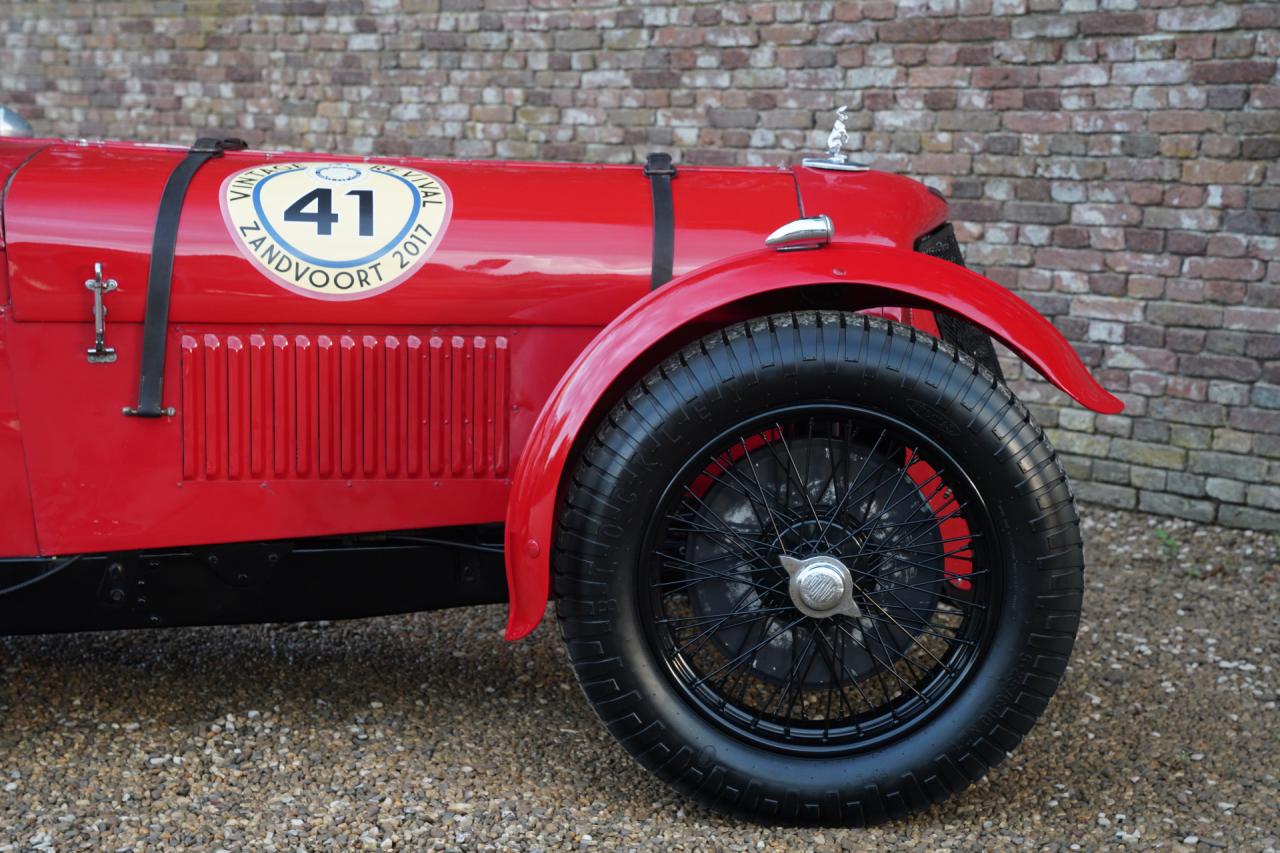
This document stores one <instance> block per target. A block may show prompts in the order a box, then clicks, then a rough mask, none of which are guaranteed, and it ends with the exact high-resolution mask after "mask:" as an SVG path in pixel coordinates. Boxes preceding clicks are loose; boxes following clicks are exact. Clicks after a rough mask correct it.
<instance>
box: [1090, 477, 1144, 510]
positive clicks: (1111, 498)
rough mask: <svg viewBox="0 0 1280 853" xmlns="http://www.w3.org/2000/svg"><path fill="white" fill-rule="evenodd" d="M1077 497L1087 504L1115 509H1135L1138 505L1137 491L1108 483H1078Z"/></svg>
mask: <svg viewBox="0 0 1280 853" xmlns="http://www.w3.org/2000/svg"><path fill="white" fill-rule="evenodd" d="M1075 492H1076V497H1078V498H1079V499H1080V500H1081V501H1083V502H1085V503H1092V504H1098V505H1100V506H1108V507H1112V508H1114V509H1133V508H1134V507H1135V506H1136V505H1137V495H1138V493H1137V490H1136V489H1131V488H1129V487H1128V486H1114V485H1109V484H1106V483H1089V482H1084V483H1076V484H1075Z"/></svg>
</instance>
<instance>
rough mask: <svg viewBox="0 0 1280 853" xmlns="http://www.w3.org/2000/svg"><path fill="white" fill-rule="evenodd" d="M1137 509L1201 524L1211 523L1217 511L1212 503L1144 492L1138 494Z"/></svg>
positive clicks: (1179, 496)
mask: <svg viewBox="0 0 1280 853" xmlns="http://www.w3.org/2000/svg"><path fill="white" fill-rule="evenodd" d="M1138 509H1140V510H1142V511H1143V512H1151V513H1155V514H1157V515H1172V516H1176V517H1178V518H1189V519H1191V520H1193V521H1203V522H1210V521H1213V517H1214V514H1215V512H1216V510H1217V508H1216V506H1215V505H1214V504H1213V502H1212V501H1201V500H1194V499H1192V498H1186V497H1182V496H1181V495H1172V494H1167V493H1161V492H1148V491H1145V490H1143V491H1140V492H1139V493H1138Z"/></svg>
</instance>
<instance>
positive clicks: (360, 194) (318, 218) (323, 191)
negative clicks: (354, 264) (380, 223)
mask: <svg viewBox="0 0 1280 853" xmlns="http://www.w3.org/2000/svg"><path fill="white" fill-rule="evenodd" d="M347 195H353V196H355V197H356V200H357V201H358V202H359V204H360V207H359V213H360V226H359V233H360V236H361V237H372V236H373V190H348V191H347ZM313 203H314V204H315V210H314V211H308V210H307V208H308V207H310V206H311V205H312V204H313ZM284 221H285V222H314V223H315V226H316V234H318V235H320V236H322V237H328V236H331V235H332V234H333V223H335V222H337V221H338V214H336V213H334V212H333V191H332V190H331V189H329V188H328V187H321V188H320V189H314V190H312V191H311V192H309V193H307V194H306V195H304V196H303V197H302V198H300V199H298V200H297V201H295V202H294V203H293V204H291V205H289V206H288V207H287V208H285V211H284Z"/></svg>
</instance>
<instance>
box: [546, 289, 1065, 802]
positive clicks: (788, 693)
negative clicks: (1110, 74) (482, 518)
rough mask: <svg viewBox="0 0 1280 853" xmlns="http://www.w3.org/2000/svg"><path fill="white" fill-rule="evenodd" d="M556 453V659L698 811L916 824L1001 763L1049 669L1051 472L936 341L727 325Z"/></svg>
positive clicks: (969, 364) (1047, 458) (893, 331)
mask: <svg viewBox="0 0 1280 853" xmlns="http://www.w3.org/2000/svg"><path fill="white" fill-rule="evenodd" d="M574 452H575V463H574V467H573V469H572V471H571V472H570V473H569V475H568V476H567V478H566V481H565V483H564V486H563V489H562V493H561V494H562V503H561V506H560V511H559V516H558V522H557V523H558V531H557V535H556V543H555V548H554V549H553V554H552V582H553V585H554V587H553V588H554V593H555V605H556V612H557V615H558V617H559V622H560V629H561V634H562V635H563V637H564V640H565V645H566V650H567V652H568V655H569V659H570V661H571V663H572V665H573V667H574V670H575V673H576V674H577V676H578V679H579V682H580V683H581V685H582V688H583V691H584V693H585V694H586V697H587V699H588V701H589V702H590V703H591V705H592V707H593V708H594V710H595V711H596V713H597V714H598V715H599V716H600V718H601V720H602V721H603V722H604V724H605V725H606V726H607V727H608V729H609V731H610V732H611V733H612V734H613V735H614V737H615V738H616V739H617V740H618V742H619V743H620V744H621V745H622V746H623V747H624V748H625V749H626V750H627V751H628V752H629V753H630V754H631V755H632V756H634V757H635V758H636V760H637V761H639V762H640V764H641V765H643V766H644V767H646V768H648V769H649V770H651V771H652V772H653V773H655V774H656V775H657V776H658V777H659V778H661V779H663V780H664V781H666V782H668V783H669V784H671V785H672V786H673V787H675V788H676V789H677V790H679V791H681V792H683V793H685V794H687V795H688V796H690V797H693V798H695V799H697V800H698V801H699V802H701V803H703V804H705V805H707V806H708V807H710V808H713V809H716V810H719V811H723V812H727V813H730V814H733V815H737V816H740V817H745V818H749V819H754V820H761V821H767V822H770V823H803V824H827V825H868V824H875V823H880V822H883V821H887V820H890V819H893V818H897V817H901V816H904V815H906V814H910V813H912V812H917V811H920V810H922V809H924V808H927V807H928V806H930V805H931V804H933V803H937V802H940V801H942V800H944V799H946V798H947V797H949V796H951V795H953V794H955V793H957V792H959V791H961V790H963V789H964V788H965V787H966V786H968V785H970V784H972V783H973V782H976V781H977V780H979V779H981V778H982V776H983V775H984V774H985V773H986V771H987V770H988V769H989V768H991V767H993V766H995V765H996V764H998V763H1000V762H1001V761H1002V760H1003V759H1004V758H1005V756H1006V755H1007V754H1008V753H1009V751H1010V750H1012V749H1014V748H1015V747H1016V746H1017V745H1018V743H1019V742H1020V741H1021V739H1022V737H1023V736H1024V735H1026V734H1027V732H1028V731H1030V729H1031V727H1032V725H1033V724H1034V723H1035V720H1036V718H1037V717H1039V715H1040V714H1041V713H1042V712H1043V711H1044V709H1045V706H1046V704H1047V702H1048V701H1049V698H1050V697H1051V696H1052V694H1053V691H1054V690H1055V689H1056V687H1057V685H1058V682H1059V681H1060V679H1061V678H1062V676H1063V674H1064V672H1065V671H1066V668H1067V660H1068V656H1069V654H1070V651H1071V646H1072V643H1073V641H1074V639H1075V632H1076V627H1077V625H1078V623H1079V617H1080V602H1081V594H1082V590H1083V585H1084V584H1083V554H1082V549H1081V542H1080V529H1079V522H1078V520H1077V518H1076V514H1075V507H1074V502H1073V499H1072V495H1071V488H1070V485H1069V484H1068V482H1067V479H1066V475H1065V474H1064V473H1063V470H1062V466H1061V465H1060V464H1059V462H1058V459H1057V457H1056V455H1055V454H1054V452H1053V448H1052V447H1051V446H1050V445H1049V442H1048V440H1047V439H1046V438H1045V436H1044V433H1043V431H1042V430H1041V429H1040V427H1039V425H1038V424H1036V422H1035V420H1034V419H1033V418H1032V417H1031V415H1030V413H1029V412H1028V411H1027V409H1026V407H1025V406H1023V405H1022V404H1021V403H1020V402H1019V401H1018V400H1017V399H1016V398H1015V397H1014V396H1013V395H1012V394H1011V393H1010V391H1009V389H1008V388H1007V387H1005V385H1004V383H1003V382H1002V381H1001V380H1000V379H999V378H998V377H996V376H994V375H993V374H991V373H990V372H988V371H987V370H986V369H985V368H984V367H981V366H980V365H978V364H977V363H975V362H974V360H973V359H972V358H971V357H969V356H968V355H966V354H964V353H961V352H958V351H956V350H955V349H954V348H952V347H951V346H950V345H948V344H946V343H944V342H942V341H939V340H937V339H936V338H933V337H930V336H928V335H925V334H922V333H920V332H918V331H916V330H913V329H908V328H905V327H903V326H899V325H894V324H891V323H885V322H882V321H880V320H875V319H871V318H869V317H866V316H863V315H858V314H850V313H841V312H818V311H805V312H796V313H788V314H777V315H773V316H769V317H761V318H757V319H754V320H751V321H748V322H745V323H739V324H735V325H732V326H729V327H726V328H725V329H722V330H720V331H718V332H716V333H714V334H711V335H708V336H706V337H704V338H702V339H701V340H699V341H696V342H694V343H693V344H690V345H689V346H687V347H685V348H684V349H682V350H681V351H680V352H678V353H676V354H675V355H673V356H671V357H670V358H668V359H666V360H665V361H663V362H662V363H661V364H660V365H658V366H657V367H655V368H654V369H653V370H651V371H650V372H649V373H648V374H647V375H646V376H644V378H643V379H641V380H640V381H639V382H637V383H636V384H635V385H634V386H633V387H632V388H630V389H629V390H627V391H626V392H624V393H623V394H622V395H621V397H620V399H619V400H618V402H617V403H616V404H615V405H614V406H613V408H612V409H611V410H610V411H609V412H606V413H602V415H601V417H600V421H599V424H598V427H597V429H596V430H595V432H594V433H593V434H592V435H591V436H589V437H588V438H586V439H584V441H583V442H582V443H581V445H580V446H578V447H576V448H575V451H574ZM1028 760H1034V759H1028ZM1050 793H1052V792H1046V795H1048V794H1050Z"/></svg>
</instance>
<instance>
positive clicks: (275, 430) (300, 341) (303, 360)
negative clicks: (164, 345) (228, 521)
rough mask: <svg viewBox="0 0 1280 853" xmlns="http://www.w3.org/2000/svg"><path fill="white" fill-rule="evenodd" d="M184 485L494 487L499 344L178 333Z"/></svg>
mask: <svg viewBox="0 0 1280 853" xmlns="http://www.w3.org/2000/svg"><path fill="white" fill-rule="evenodd" d="M180 345H181V354H182V355H181V384H182V391H181V393H182V406H181V412H180V417H181V419H182V473H183V478H184V479H187V480H246V479H247V480H270V479H347V480H354V479H383V478H392V479H403V478H408V479H413V478H434V479H441V478H504V477H506V475H507V473H508V464H509V455H510V417H509V412H510V409H511V406H510V403H509V400H510V387H511V386H510V373H511V369H510V357H509V350H508V341H507V338H506V337H504V336H501V335H462V334H457V335H444V334H423V335H415V334H394V335H388V334H334V335H326V334H226V333H212V332H187V331H184V332H181V333H180Z"/></svg>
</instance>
